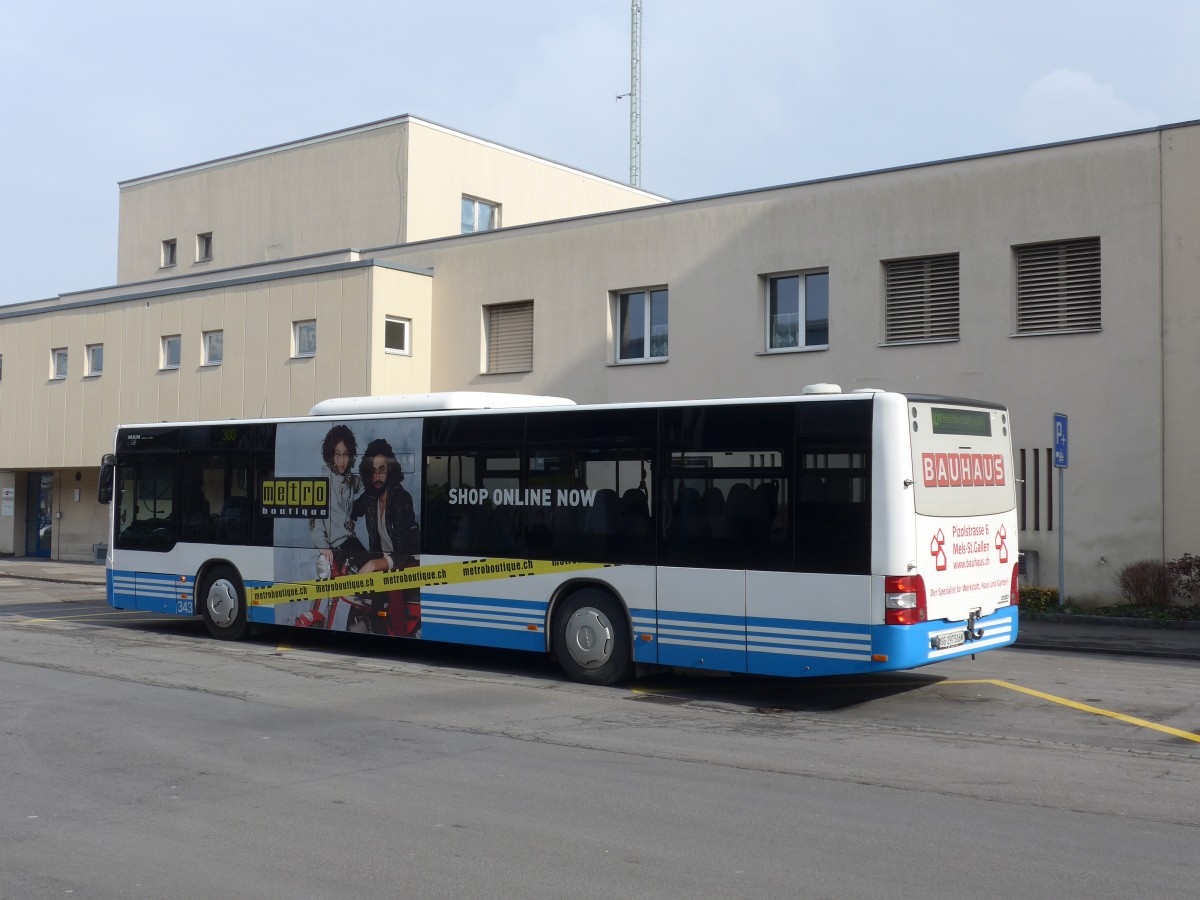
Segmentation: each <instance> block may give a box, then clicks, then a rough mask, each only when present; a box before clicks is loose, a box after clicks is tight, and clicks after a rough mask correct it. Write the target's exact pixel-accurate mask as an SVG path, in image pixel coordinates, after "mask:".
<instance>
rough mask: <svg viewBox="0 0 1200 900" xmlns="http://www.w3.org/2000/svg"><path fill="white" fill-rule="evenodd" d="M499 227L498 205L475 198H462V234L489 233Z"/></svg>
mask: <svg viewBox="0 0 1200 900" xmlns="http://www.w3.org/2000/svg"><path fill="white" fill-rule="evenodd" d="M499 227H500V205H499V204H498V203H489V202H488V201H487V200H479V199H477V198H475V197H467V196H465V195H464V196H463V198H462V233H463V234H472V233H473V232H476V231H491V230H492V229H493V228H499Z"/></svg>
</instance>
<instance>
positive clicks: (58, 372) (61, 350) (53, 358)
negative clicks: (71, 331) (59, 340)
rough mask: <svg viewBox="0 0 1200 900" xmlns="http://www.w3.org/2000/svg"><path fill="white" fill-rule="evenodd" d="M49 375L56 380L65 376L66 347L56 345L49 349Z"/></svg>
mask: <svg viewBox="0 0 1200 900" xmlns="http://www.w3.org/2000/svg"><path fill="white" fill-rule="evenodd" d="M50 377H51V378H52V379H54V380H56V381H61V380H62V379H64V378H66V377H67V348H66V347H58V348H56V349H54V350H51V351H50Z"/></svg>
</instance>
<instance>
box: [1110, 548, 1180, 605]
mask: <svg viewBox="0 0 1200 900" xmlns="http://www.w3.org/2000/svg"><path fill="white" fill-rule="evenodd" d="M1117 587H1118V588H1120V590H1121V596H1122V597H1124V598H1125V599H1126V600H1127V601H1128V602H1129V603H1132V604H1135V605H1137V606H1148V607H1151V608H1153V609H1166V608H1167V607H1169V606H1170V605H1171V579H1170V576H1169V574H1168V571H1167V564H1166V563H1164V562H1163V561H1162V560H1158V559H1139V560H1135V561H1134V562H1131V563H1127V564H1125V565H1124V566H1122V567H1121V569H1120V571H1119V572H1117Z"/></svg>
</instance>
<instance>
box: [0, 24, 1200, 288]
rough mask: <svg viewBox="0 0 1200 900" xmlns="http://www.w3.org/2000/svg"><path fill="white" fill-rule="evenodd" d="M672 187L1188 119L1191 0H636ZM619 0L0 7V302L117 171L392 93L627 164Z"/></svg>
mask: <svg viewBox="0 0 1200 900" xmlns="http://www.w3.org/2000/svg"><path fill="white" fill-rule="evenodd" d="M642 6H643V13H642V20H643V35H642V48H643V50H642V52H643V67H642V145H643V149H642V186H643V187H644V188H646V189H647V190H650V191H654V192H656V193H660V194H664V195H666V196H669V197H672V198H675V199H682V198H687V197H698V196H704V195H708V194H715V193H723V192H726V191H736V190H741V189H745V188H754V187H762V186H766V185H773V184H785V183H789V182H794V181H804V180H807V179H811V178H820V177H823V176H829V175H839V174H846V173H851V172H859V171H865V170H869V169H876V168H883V167H888V166H896V165H905V164H909V163H919V162H927V161H930V160H936V159H945V158H949V157H954V156H961V155H964V154H972V153H984V152H989V151H993V150H1004V149H1011V148H1014V147H1023V146H1029V145H1032V144H1039V143H1046V142H1050V141H1058V140H1066V139H1071V138H1079V137H1088V136H1093V135H1098V134H1109V133H1112V132H1117V131H1126V130H1130V129H1135V128H1144V127H1148V126H1154V125H1162V124H1168V123H1173V122H1182V121H1188V120H1191V119H1196V118H1200V53H1198V52H1197V51H1196V46H1197V38H1198V37H1200V29H1198V26H1200V3H1196V2H1194V0H1179V2H1174V0H1144V2H1140V3H1130V2H1124V3H1122V2H1115V0H1087V2H1083V0H1080V2H1075V0H1032V2H1031V0H1005V2H1003V3H985V2H976V0H957V2H956V0H903V2H890V0H889V2H885V0H790V2H788V0H736V2H717V0H644V2H643V4H642ZM629 50H630V3H629V0H458V2H456V0H419V2H418V0H391V2H357V3H345V4H337V3H330V2H328V0H322V2H313V0H289V2H287V3H282V2H280V3H276V2H265V0H263V2H260V0H232V2H227V0H205V2H203V3H163V2H161V0H155V2H123V0H114V2H111V3H96V2H94V0H86V2H85V0H65V2H59V3H56V4H49V5H41V4H37V3H29V2H25V3H17V2H11V3H5V4H3V7H2V10H0V85H3V88H2V90H0V110H2V112H3V118H2V127H3V135H4V139H3V141H0V154H3V156H2V157H0V179H2V180H0V203H2V204H3V212H4V215H3V216H2V217H0V271H2V273H3V274H2V276H0V304H3V303H13V302H18V301H24V300H36V299H41V298H45V297H53V296H55V295H57V294H60V293H67V292H71V291H78V290H86V289H90V288H96V287H104V286H108V285H111V284H113V283H114V281H115V278H116V252H117V207H118V190H117V183H118V182H119V181H123V180H125V179H129V178H136V177H138V176H142V175H149V174H152V173H155V172H161V171H163V170H165V169H171V168H174V167H177V166H184V165H188V164H191V163H197V162H203V161H205V160H209V159H214V158H216V157H221V156H227V155H230V154H235V153H240V152H243V151H247V150H253V149H257V148H260V147H265V146H269V145H272V144H278V143H283V142H286V141H291V140H294V139H297V138H303V137H307V136H310V135H315V134H321V133H323V132H328V131H335V130H338V129H341V128H346V127H349V126H353V125H359V124H363V123H365V122H370V121H374V120H377V119H383V118H389V117H392V116H396V115H400V114H403V113H411V114H413V115H415V116H418V117H421V118H424V119H428V120H430V121H433V122H437V123H439V124H442V125H446V126H449V127H451V128H455V129H458V130H460V131H465V132H467V133H470V134H474V135H478V136H479V137H484V138H488V139H490V140H494V141H497V142H499V143H502V144H506V145H509V146H511V147H516V148H518V149H521V150H524V151H526V152H529V153H532V154H535V155H538V156H544V157H547V158H549V159H553V160H556V161H558V162H562V163H566V164H569V165H573V166H577V167H579V168H582V169H586V170H588V171H591V172H595V173H597V174H600V175H605V176H608V177H611V178H614V179H618V180H621V181H625V180H627V179H628V175H629V106H628V102H629V101H628V100H620V101H618V100H617V99H616V95H617V94H619V93H624V92H625V91H627V90H628V89H629Z"/></svg>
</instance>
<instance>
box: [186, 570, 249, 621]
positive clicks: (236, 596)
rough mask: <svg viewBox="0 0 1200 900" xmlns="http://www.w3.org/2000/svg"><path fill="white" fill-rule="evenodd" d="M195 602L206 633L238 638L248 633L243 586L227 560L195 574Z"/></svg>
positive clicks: (247, 611)
mask: <svg viewBox="0 0 1200 900" xmlns="http://www.w3.org/2000/svg"><path fill="white" fill-rule="evenodd" d="M196 585H197V586H198V588H197V591H196V595H195V596H196V605H197V607H198V608H199V613H200V616H201V617H202V618H203V619H204V626H205V627H206V628H207V629H208V633H209V634H211V635H212V636H213V637H215V638H219V639H220V640H225V641H238V640H241V639H242V638H244V637H246V636H247V635H249V633H250V618H249V609H248V607H247V602H246V587H245V584H243V582H242V576H241V575H240V574H239V573H238V570H237V568H236V567H234V566H233V565H231V564H230V563H227V562H223V561H222V562H214V563H212V564H210V565H207V566H205V568H203V569H202V570H201V571H200V573H199V574H198V575H197V576H196Z"/></svg>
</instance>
